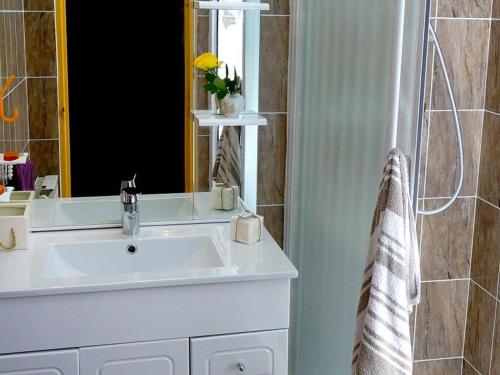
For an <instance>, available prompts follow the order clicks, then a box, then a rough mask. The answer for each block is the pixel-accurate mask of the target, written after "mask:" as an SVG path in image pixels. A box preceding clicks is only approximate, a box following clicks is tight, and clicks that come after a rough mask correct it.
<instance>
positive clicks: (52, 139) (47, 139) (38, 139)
mask: <svg viewBox="0 0 500 375" xmlns="http://www.w3.org/2000/svg"><path fill="white" fill-rule="evenodd" d="M22 140H23V141H24V139H22ZM58 140H59V138H35V139H30V142H33V141H35V142H37V141H58Z"/></svg>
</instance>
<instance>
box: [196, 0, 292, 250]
mask: <svg viewBox="0 0 500 375" xmlns="http://www.w3.org/2000/svg"><path fill="white" fill-rule="evenodd" d="M269 3H270V6H271V9H270V11H269V12H264V13H263V14H262V17H261V30H260V31H261V39H260V91H259V95H260V101H259V110H260V112H261V113H262V114H264V115H265V116H266V117H267V119H268V126H262V127H260V128H259V150H258V158H259V166H258V193H257V194H258V198H257V205H258V207H257V211H258V213H259V214H261V215H263V216H264V217H265V219H264V223H265V225H266V227H267V229H268V230H269V231H270V232H271V234H272V235H273V237H274V238H275V239H276V241H277V242H278V243H279V244H280V245H282V244H283V221H284V190H285V159H286V133H287V130H286V129H287V128H286V127H287V88H288V86H287V76H288V42H289V32H288V30H289V21H290V7H289V0H272V1H270V2H269ZM195 20H196V30H197V36H198V37H197V38H196V40H197V47H196V52H197V54H199V53H202V52H205V51H207V50H208V44H207V43H206V35H207V34H208V15H207V14H206V13H203V12H202V13H199V12H198V13H197V14H196V17H195ZM203 36H204V38H203ZM203 83H204V78H203V76H199V77H198V79H197V80H196V83H195V92H196V95H195V103H194V108H196V109H206V108H208V98H207V95H206V93H205V92H204V90H203V88H202V85H203ZM196 140H197V142H196V148H197V164H198V165H197V167H198V168H197V174H196V176H197V177H196V185H197V186H196V189H197V191H206V190H208V173H209V166H208V146H209V136H208V132H207V131H206V130H204V129H200V130H198V134H197V135H196Z"/></svg>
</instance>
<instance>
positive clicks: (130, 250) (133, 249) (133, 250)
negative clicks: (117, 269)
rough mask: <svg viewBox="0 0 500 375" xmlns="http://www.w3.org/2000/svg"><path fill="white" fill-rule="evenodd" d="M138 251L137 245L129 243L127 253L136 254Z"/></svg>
mask: <svg viewBox="0 0 500 375" xmlns="http://www.w3.org/2000/svg"><path fill="white" fill-rule="evenodd" d="M136 251H137V246H135V245H128V246H127V253H129V254H135V253H136Z"/></svg>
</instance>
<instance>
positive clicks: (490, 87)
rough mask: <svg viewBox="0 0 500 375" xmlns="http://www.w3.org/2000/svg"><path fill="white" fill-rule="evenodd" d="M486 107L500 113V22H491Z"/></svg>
mask: <svg viewBox="0 0 500 375" xmlns="http://www.w3.org/2000/svg"><path fill="white" fill-rule="evenodd" d="M485 107H486V109H488V110H490V111H493V112H496V113H500V21H492V22H491V36H490V50H489V59H488V80H487V84H486V105H485Z"/></svg>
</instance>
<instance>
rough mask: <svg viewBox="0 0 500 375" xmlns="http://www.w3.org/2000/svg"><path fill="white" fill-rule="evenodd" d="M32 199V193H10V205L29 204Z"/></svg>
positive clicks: (15, 191) (20, 191) (33, 194)
mask: <svg viewBox="0 0 500 375" xmlns="http://www.w3.org/2000/svg"><path fill="white" fill-rule="evenodd" d="M34 197H35V192H34V191H31V190H26V191H22V190H14V191H13V192H12V193H10V203H31V201H32V200H33V198H34Z"/></svg>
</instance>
